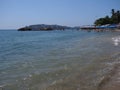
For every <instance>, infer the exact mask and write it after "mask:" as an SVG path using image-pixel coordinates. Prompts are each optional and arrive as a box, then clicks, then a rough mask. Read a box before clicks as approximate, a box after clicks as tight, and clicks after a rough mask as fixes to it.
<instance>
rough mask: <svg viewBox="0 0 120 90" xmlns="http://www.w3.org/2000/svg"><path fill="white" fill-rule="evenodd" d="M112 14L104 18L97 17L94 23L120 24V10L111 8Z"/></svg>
mask: <svg viewBox="0 0 120 90" xmlns="http://www.w3.org/2000/svg"><path fill="white" fill-rule="evenodd" d="M111 14H112V15H111V16H108V15H107V16H105V17H103V18H99V19H97V20H96V21H95V22H94V24H95V25H97V26H98V25H106V24H119V23H120V10H117V11H115V10H114V9H112V10H111Z"/></svg>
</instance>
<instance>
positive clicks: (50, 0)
mask: <svg viewBox="0 0 120 90" xmlns="http://www.w3.org/2000/svg"><path fill="white" fill-rule="evenodd" d="M111 9H116V10H118V9H119V10H120V0H0V29H8V28H9V29H16V28H19V27H23V26H26V25H32V24H59V25H68V26H78V25H79V26H80V25H88V24H93V23H94V21H95V19H97V18H99V17H103V16H105V15H111V14H110V12H111Z"/></svg>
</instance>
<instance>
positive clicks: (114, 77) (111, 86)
mask: <svg viewBox="0 0 120 90" xmlns="http://www.w3.org/2000/svg"><path fill="white" fill-rule="evenodd" d="M98 90H120V64H119V65H117V66H116V67H114V69H113V71H111V72H110V73H109V74H108V75H107V77H104V78H103V80H102V82H101V83H100V84H99V88H98Z"/></svg>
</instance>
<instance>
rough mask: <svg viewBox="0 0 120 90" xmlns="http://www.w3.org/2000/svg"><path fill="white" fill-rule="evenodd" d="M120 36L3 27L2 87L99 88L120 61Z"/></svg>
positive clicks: (19, 89)
mask: <svg viewBox="0 0 120 90" xmlns="http://www.w3.org/2000/svg"><path fill="white" fill-rule="evenodd" d="M119 38H120V32H99V33H98V32H86V31H76V30H66V31H25V32H21V31H16V30H6V31H4V30H1V31H0V89H3V90H54V89H57V90H97V89H99V88H98V87H100V85H101V81H102V78H103V77H104V76H105V75H107V73H108V72H109V71H110V70H112V69H113V67H114V66H115V65H116V63H119V61H120V53H119V52H120V39H119ZM102 82H103V81H102Z"/></svg>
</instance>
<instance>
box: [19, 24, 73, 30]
mask: <svg viewBox="0 0 120 90" xmlns="http://www.w3.org/2000/svg"><path fill="white" fill-rule="evenodd" d="M65 29H72V28H71V27H68V26H61V25H46V24H37V25H30V26H26V27H22V28H19V29H18V30H19V31H49V30H65Z"/></svg>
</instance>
